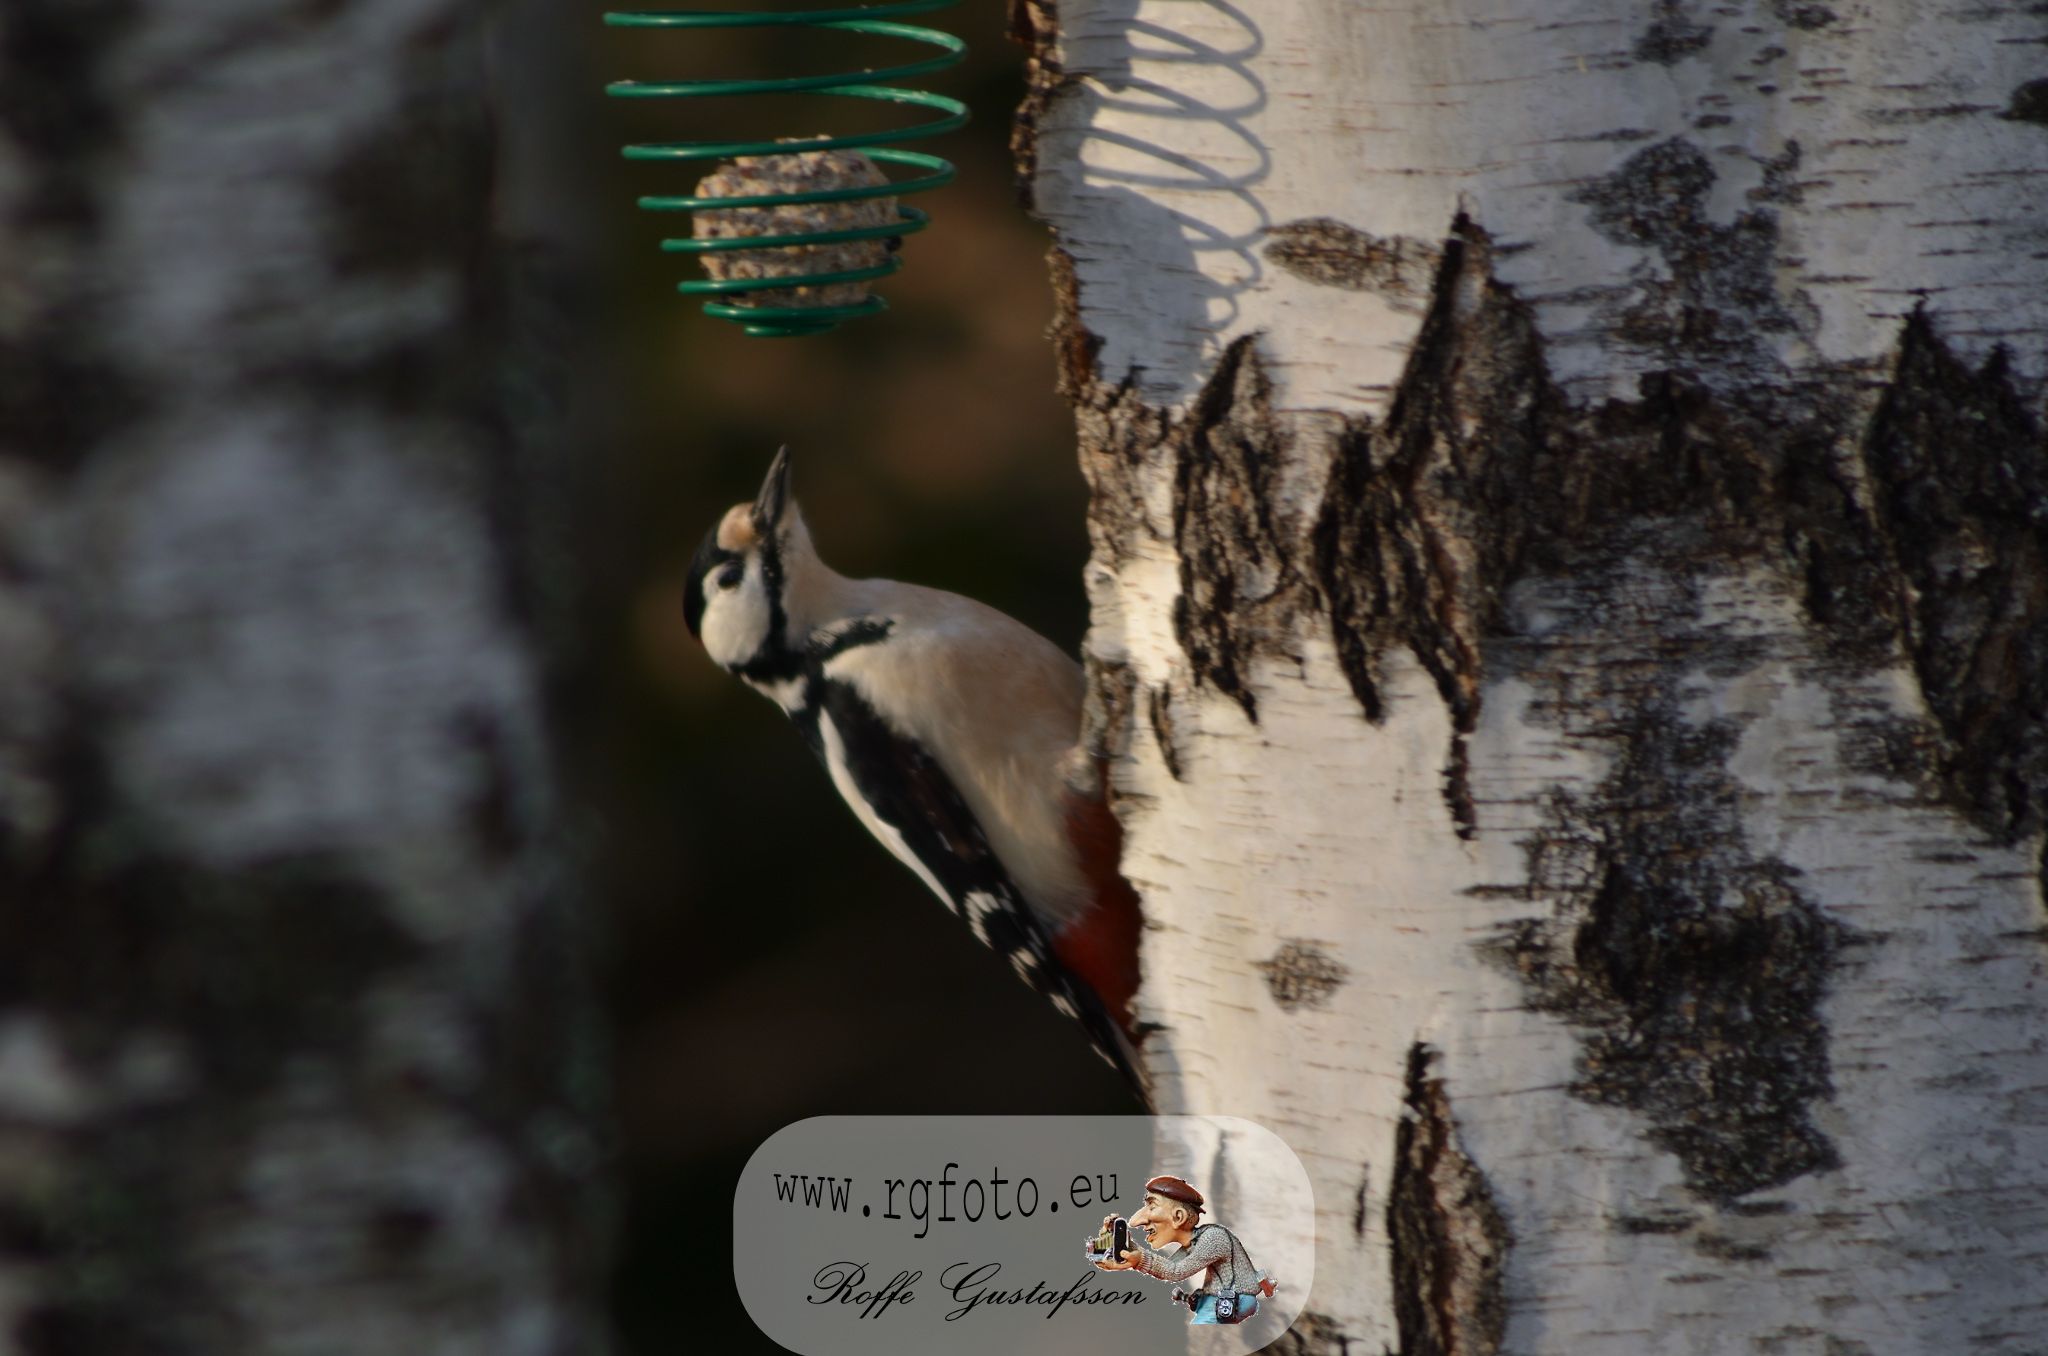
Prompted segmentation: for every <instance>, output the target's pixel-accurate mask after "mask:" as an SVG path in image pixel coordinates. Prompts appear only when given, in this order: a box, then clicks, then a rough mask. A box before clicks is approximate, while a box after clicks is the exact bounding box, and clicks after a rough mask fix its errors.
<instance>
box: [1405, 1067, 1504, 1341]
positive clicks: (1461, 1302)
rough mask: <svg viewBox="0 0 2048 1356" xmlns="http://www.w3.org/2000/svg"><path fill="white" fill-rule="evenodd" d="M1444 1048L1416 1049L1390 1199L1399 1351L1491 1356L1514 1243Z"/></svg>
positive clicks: (1500, 1332)
mask: <svg viewBox="0 0 2048 1356" xmlns="http://www.w3.org/2000/svg"><path fill="white" fill-rule="evenodd" d="M1437 1058H1438V1056H1437V1053H1436V1052H1435V1051H1434V1050H1432V1049H1430V1048H1429V1047H1428V1046H1427V1045H1422V1044H1419V1043H1418V1044H1416V1045H1415V1046H1413V1047H1411V1048H1410V1050H1409V1052H1408V1083H1407V1093H1406V1096H1405V1098H1404V1102H1403V1111H1402V1116H1401V1125H1400V1128H1399V1129H1398V1130H1397V1131H1396V1132H1395V1134H1394V1181H1393V1186H1392V1188H1391V1191H1390V1193H1389V1196H1388V1199H1387V1235H1388V1237H1389V1238H1390V1239H1391V1240H1392V1242H1393V1269H1394V1317H1395V1320H1396V1322H1397V1323H1398V1324H1399V1325H1400V1332H1401V1349H1400V1356H1493V1353H1495V1352H1498V1351H1499V1350H1500V1346H1501V1338H1502V1337H1503V1336H1504V1335H1505V1334H1506V1332H1507V1288H1506V1283H1505V1272H1506V1268H1507V1255H1508V1249H1509V1248H1510V1247H1511V1246H1512V1245H1513V1242H1514V1240H1513V1239H1512V1238H1511V1237H1510V1236H1509V1234H1508V1226H1507V1221H1506V1220H1504V1219H1502V1218H1501V1213H1500V1209H1499V1207H1497V1206H1496V1205H1495V1204H1494V1201H1493V1191H1492V1188H1491V1187H1489V1186H1488V1185H1487V1182H1486V1177H1485V1175H1484V1174H1482V1173H1481V1172H1480V1171H1479V1168H1478V1166H1477V1165H1476V1164H1474V1163H1473V1162H1472V1160H1471V1159H1470V1158H1469V1157H1467V1156H1466V1154H1465V1150H1464V1147H1463V1146H1462V1145H1460V1144H1459V1142H1458V1125H1457V1121H1456V1119H1455V1118H1454V1117H1453V1116H1452V1114H1451V1103H1450V1099H1449V1098H1448V1097H1446V1096H1445V1095H1444V1084H1443V1080H1442V1079H1441V1078H1431V1077H1430V1076H1429V1073H1430V1066H1431V1065H1432V1064H1434V1063H1435V1062H1436V1061H1437Z"/></svg>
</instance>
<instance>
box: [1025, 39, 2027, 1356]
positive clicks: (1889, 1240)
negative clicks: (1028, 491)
mask: <svg viewBox="0 0 2048 1356" xmlns="http://www.w3.org/2000/svg"><path fill="white" fill-rule="evenodd" d="M1014 19H1015V24H1016V27H1017V29H1018V31H1019V33H1020V35H1021V36H1022V38H1023V39H1024V41H1025V42H1026V43H1027V44H1028V46H1029V47H1030V50H1031V52H1032V61H1033V88H1032V94H1031V97H1030V99H1029V100H1028V101H1027V104H1026V107H1025V109H1024V112H1023V115H1022V119H1021V122H1020V126H1019V129H1018V136H1017V145H1018V150H1019V154H1020V159H1021V162H1022V168H1023V170H1024V173H1025V175H1026V177H1027V182H1028V185H1029V187H1030V190H1031V193H1032V195H1033V199H1034V202H1035V206H1036V210H1037V211H1038V212H1039V213H1040V214H1041V215H1042V216H1043V217H1044V218H1045V220H1047V221H1048V222H1049V223H1050V224H1051V225H1052V227H1053V228H1054V229H1055V231H1056V234H1057V247H1056V249H1055V251H1054V253H1053V259H1052V265H1053V275H1054V280H1055V286H1056V291H1057V292H1058V294H1059V296H1060V299H1061V307H1062V312H1063V315H1062V319H1061V321H1060V323H1059V326H1058V330H1057V334H1056V343H1057V347H1058V353H1059V362H1060V369H1061V380H1062V382H1063V385H1064V389H1065V391H1066V393H1067V394H1068V395H1069V397H1070V398H1071V399H1072V401H1073V403H1074V405H1075V408H1076V411H1077V414H1078V418H1079V425H1080V432H1081V442H1082V458H1083V462H1084V467H1085V469H1086V471H1087V474H1088V476H1089V478H1090V480H1091V483H1092V486H1093V491H1094V500H1093V510H1092V525H1093V542H1094V554H1093V559H1092V561H1091V564H1090V567H1089V580H1088V582H1089V589H1090V597H1091V602H1092V607H1093V619H1094V620H1093V627H1092V630H1091V631H1090V634H1089V638H1088V643H1087V659H1088V664H1089V669H1090V675H1091V684H1092V697H1093V700H1092V707H1091V712H1092V714H1091V722H1092V735H1093V737H1094V738H1095V739H1097V740H1098V741H1099V742H1100V744H1101V746H1102V747H1103V748H1104V749H1105V750H1106V751H1107V752H1109V753H1110V754H1111V755H1112V756H1113V757H1114V759H1115V779H1114V780H1115V788H1116V792H1117V796H1118V811H1119V814H1120V816H1121V817H1122V819H1123V821H1124V823H1125V826H1126V828H1127V830H1128V837H1127V843H1126V848H1125V858H1124V868H1125V872H1126V874H1127V875H1128V876H1129V877H1130V879H1131V881H1132V882H1133V884H1134V885H1135V886H1136V887H1137V888H1138V890H1139V891H1140V893H1141V894H1142V896H1143V898H1144V903H1145V914H1146V919H1147V924H1148V931H1147V933H1146V940H1145V954H1144V973H1145V986H1144V990H1143V993H1142V995H1141V1006H1142V1014H1141V1015H1142V1017H1143V1019H1144V1020H1145V1021H1147V1022H1150V1023H1154V1024H1156V1026H1157V1030H1156V1031H1154V1032H1153V1034H1152V1036H1151V1039H1150V1041H1149V1043H1148V1046H1147V1056H1148V1060H1149V1062H1150V1064H1151V1067H1152V1069H1153V1072H1154V1074H1155V1076H1156V1078H1157V1080H1158V1083H1159V1086H1160V1088H1161V1092H1162V1101H1163V1103H1164V1108H1163V1109H1165V1110H1169V1111H1195V1112H1228V1113H1233V1114H1238V1115H1245V1116H1250V1117H1254V1118H1256V1119H1259V1120H1261V1121H1263V1122H1264V1123H1265V1124H1267V1125H1268V1126H1270V1127H1272V1128H1273V1129H1275V1130H1277V1131H1279V1132H1280V1133H1281V1134H1282V1135H1284V1136H1286V1137H1287V1138H1288V1139H1289V1140H1290V1142H1291V1143H1292V1144H1293V1145H1294V1147H1295V1148H1296V1149H1297V1150H1298V1151H1299V1152H1300V1154H1301V1157H1302V1158H1303V1160H1304V1161H1305V1162H1306V1163H1307V1164H1308V1166H1309V1168H1310V1171H1311V1174H1312V1176H1313V1178H1314V1181H1315V1185H1316V1190H1317V1211H1318V1225H1317V1234H1316V1256H1315V1274H1314V1281H1313V1287H1312V1291H1311V1294H1310V1297H1309V1312H1308V1313H1307V1314H1306V1315H1305V1316H1304V1317H1303V1318H1302V1319H1301V1320H1300V1321H1299V1322H1298V1323H1297V1324H1296V1325H1295V1328H1294V1330H1293V1332H1292V1333H1291V1335H1290V1338H1289V1341H1290V1342H1291V1343H1292V1345H1293V1347H1294V1348H1295V1349H1296V1350H1299V1351H1304V1352H1347V1351H1348V1352H1354V1353H1355V1352H1359V1351H1379V1350H1383V1349H1384V1350H1395V1351H1400V1352H1403V1353H1425V1352H1427V1353H1450V1352H1456V1353H1489V1352H1495V1351H1512V1352H1515V1353H1538V1352H1558V1353H1567V1352H1568V1353H1572V1354H1573V1356H1601V1354H1603V1353H1615V1354H1616V1356H1639V1354H1640V1353H1644V1352H1651V1351H1665V1350H1684V1351H1695V1352H1708V1351H1712V1352H1724V1351H1725V1352H1753V1351H1775V1352H1814V1353H1830V1354H1831V1356H1843V1354H1846V1353H1864V1352H1869V1353H1890V1352H1963V1351H2042V1350H2048V1280H2044V1277H2048V1061H2044V1033H2048V1026H2044V1018H2048V983H2044V982H2043V979H2044V973H2043V972H2044V961H2048V949H2044V944H2048V927H2044V924H2048V918H2044V915H2043V896H2042V890H2043V879H2042V873H2043V852H2042V848H2043V842H2042V839H2043V833H2042V830H2043V799H2044V795H2048V728H2044V726H2043V723H2042V722H2043V717H2044V711H2048V558H2044V555H2048V552H2044V547H2048V454H2044V445H2043V436H2042V423H2041V419H2040V412H2041V402H2042V392H2043V360H2044V357H2048V342H2044V341H2048V191H2044V188H2048V81H2044V80H2043V79H2041V78H2040V77H2041V76H2042V74H2043V67H2042V53H2043V51H2044V44H2048V18H2044V16H2043V15H2042V13H2041V11H2040V7H2039V6H2031V7H2030V6H2026V5H2019V4H1989V5H1983V4H1971V5H1967V6H1965V5H1958V4H1931V5H1916V4H1907V3H1904V2H1903V0H1829V3H1826V4H1808V3H1803V2H1802V3H1791V2H1790V0H1768V2H1766V0H1736V2H1735V3H1728V4H1709V3H1688V2H1686V0H1667V2H1665V3H1658V4H1654V5H1639V4H1622V3H1618V2H1617V0H1574V2H1573V3H1570V4H1567V5H1561V6H1560V5H1543V4H1533V3H1532V4H1524V5H1516V6H1507V7H1503V6H1500V5H1490V6H1482V5H1469V4H1465V3H1462V0H1453V2H1452V3H1448V4H1446V3H1443V0H1391V2H1390V3H1386V4H1376V5H1361V4H1353V3H1343V2H1342V0H1273V2H1272V3H1267V4H1261V5H1257V6H1249V5H1248V6H1245V7H1243V8H1238V7H1236V6H1233V5H1232V4H1230V3H1227V0H1060V3H1057V4H1054V3H1051V0H1020V2H1019V4H1018V6H1017V8H1016V9H1015V10H1014ZM1219 1171H1220V1172H1221V1174H1222V1175H1223V1176H1224V1177H1225V1178H1226V1179H1227V1177H1228V1170H1227V1165H1224V1166H1223V1167H1222V1168H1220V1169H1219ZM1224 1186H1225V1187H1227V1186H1228V1183H1227V1181H1226V1182H1225V1183H1224ZM1284 1279H1285V1278H1284V1277H1283V1281H1284Z"/></svg>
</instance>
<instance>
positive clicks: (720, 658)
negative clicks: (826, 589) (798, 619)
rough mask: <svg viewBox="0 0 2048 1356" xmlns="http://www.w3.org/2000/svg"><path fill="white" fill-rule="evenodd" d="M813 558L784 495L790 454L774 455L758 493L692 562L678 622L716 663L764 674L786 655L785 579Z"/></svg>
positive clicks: (730, 513) (735, 508) (707, 541)
mask: <svg viewBox="0 0 2048 1356" xmlns="http://www.w3.org/2000/svg"><path fill="white" fill-rule="evenodd" d="M810 557H811V537H810V533H809V532H808V531H807V530H806V529H805V528H804V521H803V515H802V514H801V513H800V512H799V511H798V510H797V506H796V501H795V500H794V499H792V498H791V497H790V494H789V449H788V448H787V447H785V448H783V449H782V450H781V451H780V452H777V453H776V454H775V461H774V463H773V464H772V465H770V466H769V468H768V478H767V479H766V480H765V481H763V482H762V483H761V493H760V494H758V495H756V496H755V498H754V501H753V502H752V503H750V504H735V505H734V506H733V507H732V508H731V509H730V510H729V511H728V512H727V513H726V515H725V517H723V518H721V519H720V520H719V522H718V526H716V527H714V528H712V529H711V531H709V532H708V533H706V534H705V536H704V542H703V544H702V545H701V546H699V547H698V548H697V555H696V558H695V559H693V560H692V561H691V562H690V577H689V582H688V583H687V584H686V585H685V587H684V590H683V621H684V622H685V624H687V625H688V626H689V628H690V634H691V635H693V636H695V637H697V639H698V640H700V641H702V642H703V644H704V649H705V652H706V653H707V654H709V655H710V656H711V658H712V660H713V662H715V663H717V664H718V665H720V666H721V667H723V668H726V669H731V670H733V671H735V672H742V673H744V672H746V671H748V670H750V669H754V670H764V671H765V670H766V669H768V668H772V667H773V666H774V665H775V664H776V663H777V662H778V661H780V660H782V659H785V658H787V657H788V655H789V632H790V619H789V617H790V608H789V592H790V590H789V581H790V578H791V573H792V568H794V569H796V570H798V571H801V570H802V569H803V567H804V566H806V565H807V564H808V563H809V561H810Z"/></svg>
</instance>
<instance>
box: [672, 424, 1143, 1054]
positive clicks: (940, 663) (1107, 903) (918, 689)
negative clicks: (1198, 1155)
mask: <svg viewBox="0 0 2048 1356" xmlns="http://www.w3.org/2000/svg"><path fill="white" fill-rule="evenodd" d="M684 616H685V620H686V621H687V623H688V624H689V627H690V631H691V633H692V634H693V635H695V636H697V637H698V639H699V640H701V641H702V642H703V644H704V647H705V650H706V651H707V652H708V653H709V654H710V656H711V658H712V659H713V660H714V661H716V662H717V663H718V664H720V665H721V666H722V667H724V668H726V669H728V670H729V671H731V672H732V673H734V674H736V675H738V676H739V677H740V678H741V679H742V680H744V681H745V682H746V683H747V684H748V685H750V686H751V687H753V688H754V689H756V690H757V691H759V692H761V693H763V694H764V695H766V696H767V697H769V698H770V699H771V700H773V701H775V702H776V703H777V704H778V705H780V706H781V707H782V708H783V710H784V711H785V712H787V713H788V714H789V716H790V717H791V719H793V720H794V721H795V722H796V724H797V727H798V728H799V729H800V730H801V731H802V732H803V734H804V737H805V739H806V740H807V741H808V742H809V744H810V746H811V749H812V751H813V752H815V753H816V754H817V755H818V757H819V759H820V760H821V761H822V762H823V763H824V765H825V768H826V771H827V772H828V773H829V774H830V776H831V778H832V783H833V785H834V786H835V787H837V788H838V790H839V793H840V795H841V796H842V797H844V798H845V800H846V802H847V804H848V805H849V806H850V807H851V808H852V809H853V812H854V814H855V815H857V816H858V817H859V818H860V821H861V822H862V823H863V824H865V825H866V826H867V828H868V830H869V831H870V832H871V833H873V834H874V836H875V837H876V838H878V839H880V840H881V842H882V844H883V845H884V846H885V847H887V848H888V849H889V850H890V852H892V853H893V854H894V855H895V856H896V857H897V858H899V859H900V860H901V861H902V862H903V863H904V864H905V865H907V866H908V867H910V869H911V870H912V871H913V872H915V873H916V874H917V876H918V878H919V879H921V880H922V881H924V883H925V884H926V886H928V887H929V888H930V889H931V891H932V892H933V893H934V894H936V895H937V896H938V897H939V898H940V900H942V901H943V902H944V903H945V904H946V906H947V907H948V908H949V909H950V910H952V911H953V912H954V913H955V914H956V915H958V916H959V917H961V918H962V919H963V920H964V921H965V922H966V923H967V925H968V927H969V928H970V929H972V930H973V932H974V935H975V936H976V937H977V938H978V939H979V940H981V941H982V942H984V943H986V944H987V945H988V946H990V947H992V948H994V950H995V951H996V952H997V953H998V954H999V955H1001V956H1002V957H1003V958H1004V959H1006V960H1007V961H1008V962H1009V963H1010V965H1011V967H1012V968H1013V969H1014V970H1015V971H1016V973H1017V974H1018V976H1019V977H1020V978H1022V979H1023V980H1024V981H1025V983H1027V984H1029V985H1030V986H1031V987H1032V988H1033V989H1035V990H1036V991H1038V992H1039V993H1041V994H1043V995H1044V996H1045V997H1046V998H1047V999H1048V1000H1049V1001H1050V1002H1051V1003H1052V1004H1053V1006H1054V1007H1055V1008H1057V1009H1058V1010H1059V1011H1061V1012H1063V1013H1065V1014H1067V1015H1068V1016H1071V1017H1074V1018H1076V1019H1077V1020H1078V1021H1079V1022H1080V1023H1081V1025H1082V1026H1083V1028H1084V1029H1085V1030H1086V1032H1087V1034H1088V1036H1089V1038H1090V1039H1091V1040H1092V1041H1093V1042H1094V1043H1095V1046H1096V1049H1097V1050H1099V1051H1100V1052H1101V1053H1102V1054H1103V1056H1104V1058H1106V1059H1107V1060H1108V1061H1109V1062H1110V1063H1111V1064H1112V1065H1113V1066H1115V1067H1116V1068H1117V1069H1118V1071H1119V1072H1121V1073H1122V1074H1123V1075H1124V1076H1125V1077H1126V1078H1127V1079H1128V1080H1129V1081H1130V1082H1131V1083H1132V1085H1133V1086H1134V1087H1136V1088H1138V1089H1139V1091H1140V1092H1141V1094H1142V1092H1143V1079H1142V1075H1141V1073H1140V1070H1139V1065H1138V1061H1137V1058H1136V1052H1135V1051H1134V1049H1133V1048H1132V1045H1131V1042H1130V1039H1129V1036H1128V1034H1127V1032H1126V1030H1125V1027H1124V1022H1125V1020H1126V1008H1127V1005H1128V1003H1129V1001H1130V998H1131V995H1132V993H1133V991H1134V990H1135V988H1136V985H1137V937H1138V911H1137V901H1136V897H1135V896H1134V895H1133V894H1132V893H1131V891H1130V887H1129V886H1128V885H1127V884H1125V883H1124V882H1123V880H1122V878H1121V877H1120V876H1118V875H1117V874H1116V861H1115V857H1116V851H1117V838H1116V829H1115V820H1114V817H1113V816H1112V815H1110V813H1109V811H1108V809H1107V808H1106V806H1104V805H1103V803H1102V798H1101V794H1100V791H1099V789H1097V788H1098V784H1096V783H1094V781H1093V766H1092V763H1090V762H1089V760H1087V759H1085V758H1083V757H1081V756H1080V755H1079V754H1078V753H1077V752H1076V749H1075V745H1076V740H1077V737H1078V734H1079V728H1080V712H1081V697H1082V679H1081V673H1080V667H1079V665H1077V664H1076V663H1075V662H1074V661H1073V660H1072V659H1071V658H1070V657H1068V656H1067V655H1065V654H1063V653H1061V652H1060V650H1059V649H1058V647H1056V646H1054V645H1053V644H1052V643H1051V642H1050V641H1047V640H1045V639H1044V638H1043V637H1041V636H1039V635H1037V634H1036V633H1035V632H1033V631H1031V630H1030V629H1029V628H1028V627H1025V626H1024V625H1022V624H1021V623H1019V622H1016V621H1014V620H1012V619H1011V618H1009V617H1007V616H1004V615H1003V614H1002V613H1000V612H998V611H996V610H995V609H993V608H990V607H986V606H984V605H983V604H980V603H977V602H975V601H973V600H972V599H968V598H962V597H960V596H958V595H956V594H951V593H943V592H941V591H939V590H937V589H928V588H922V587H919V586H917V585H914V584H901V583H896V582H894V581H891V580H881V579H847V578H845V577H844V576H842V575H840V574H838V573H836V572H835V571H833V570H832V569H831V568H830V567H828V566H826V565H825V564H824V563H823V562H822V561H820V560H819V559H818V557H817V554H816V552H815V550H814V549H813V548H812V546H811V539H810V533H809V531H808V529H807V528H806V527H805V525H804V522H803V517H802V514H801V513H800V512H799V511H798V510H797V507H796V505H795V502H794V500H793V499H792V498H791V496H790V493H789V456H788V450H787V449H784V450H783V452H782V453H780V454H778V455H777V457H776V459H775V462H774V465H773V466H772V467H771V468H770V470H769V472H768V478H767V480H766V482H765V483H764V484H763V485H762V487H761V493H760V495H759V496H758V497H757V498H756V499H755V500H754V501H753V502H752V503H750V504H741V505H737V506H735V507H734V508H733V509H732V510H731V511H730V512H728V513H727V514H726V515H725V516H724V518H723V519H722V520H721V521H720V522H719V524H718V525H717V526H716V527H715V528H713V529H712V531H711V532H710V533H709V534H708V535H707V536H706V537H705V539H704V543H703V545H702V546H701V547H699V548H698V551H697V555H696V558H695V559H694V560H693V561H692V562H691V565H690V572H689V583H688V586H687V591H686V593H685V596H684Z"/></svg>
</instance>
